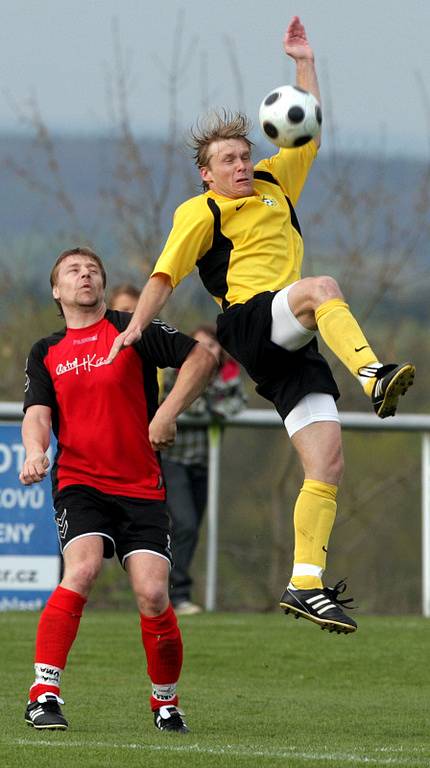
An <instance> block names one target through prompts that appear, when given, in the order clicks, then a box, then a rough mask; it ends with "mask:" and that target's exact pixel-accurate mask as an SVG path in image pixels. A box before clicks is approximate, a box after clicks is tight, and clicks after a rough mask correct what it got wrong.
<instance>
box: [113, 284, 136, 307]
mask: <svg viewBox="0 0 430 768" xmlns="http://www.w3.org/2000/svg"><path fill="white" fill-rule="evenodd" d="M139 296H140V291H139V289H138V288H136V286H135V285H133V284H132V283H118V284H117V285H114V286H113V288H112V289H111V291H110V294H109V307H110V308H111V309H117V310H118V311H119V312H131V313H133V312H134V310H135V309H136V305H137V302H138V300H139Z"/></svg>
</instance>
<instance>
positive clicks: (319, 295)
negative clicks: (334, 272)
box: [312, 275, 343, 306]
mask: <svg viewBox="0 0 430 768" xmlns="http://www.w3.org/2000/svg"><path fill="white" fill-rule="evenodd" d="M312 293H313V300H314V301H313V303H314V305H315V306H319V305H320V304H323V303H324V302H325V301H330V299H338V298H343V296H342V291H341V290H340V288H339V285H338V283H337V282H336V280H335V279H334V278H333V277H330V275H320V277H315V278H313V281H312Z"/></svg>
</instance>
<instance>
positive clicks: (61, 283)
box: [52, 254, 104, 311]
mask: <svg viewBox="0 0 430 768" xmlns="http://www.w3.org/2000/svg"><path fill="white" fill-rule="evenodd" d="M52 295H53V297H54V299H57V300H58V301H60V302H61V305H62V307H63V310H64V309H66V310H67V309H78V308H81V309H82V310H84V311H85V310H86V309H87V308H89V309H91V308H96V307H99V306H101V304H102V303H103V301H104V288H103V276H102V273H101V271H100V267H99V265H98V264H97V262H96V261H93V259H91V258H90V257H89V256H81V255H80V254H77V255H73V256H66V258H65V259H64V260H63V261H62V262H61V263H60V265H59V267H58V272H57V276H56V283H55V285H54V286H53V289H52Z"/></svg>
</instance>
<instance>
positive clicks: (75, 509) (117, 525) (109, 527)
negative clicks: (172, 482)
mask: <svg viewBox="0 0 430 768" xmlns="http://www.w3.org/2000/svg"><path fill="white" fill-rule="evenodd" d="M54 507H55V522H56V524H57V533H58V539H59V542H60V547H61V552H64V550H65V548H66V547H67V545H68V544H70V542H71V541H73V540H74V539H77V538H80V537H83V536H88V535H98V536H102V537H103V544H104V553H103V556H104V557H106V558H110V557H113V556H114V554H115V551H116V553H117V555H118V559H119V560H120V562H121V564H122V565H124V560H125V558H126V557H127V555H130V554H131V553H132V552H136V551H139V552H142V551H143V552H155V553H157V554H159V555H162V557H165V558H166V559H167V560H168V561H169V563H170V564H171V563H172V553H171V551H170V519H169V515H168V512H167V507H166V504H165V502H164V501H154V500H152V499H134V498H130V497H126V496H111V495H109V494H106V493H102V492H101V491H98V490H97V489H96V488H91V487H90V486H88V485H69V486H67V487H66V488H64V489H63V490H62V491H60V492H59V493H58V494H57V495H56V497H55V501H54Z"/></svg>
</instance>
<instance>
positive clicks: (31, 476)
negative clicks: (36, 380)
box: [19, 405, 51, 485]
mask: <svg viewBox="0 0 430 768" xmlns="http://www.w3.org/2000/svg"><path fill="white" fill-rule="evenodd" d="M50 437H51V409H50V408H48V406H46V405H31V406H30V407H29V408H27V411H26V413H25V416H24V420H23V422H22V441H23V443H24V448H25V461H24V465H23V467H22V470H21V472H20V475H19V479H20V480H21V483H22V484H23V485H32V484H33V483H40V481H41V480H43V479H44V478H45V477H46V475H47V473H48V468H49V459H48V457H47V455H46V451H47V450H48V448H49V441H50Z"/></svg>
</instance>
